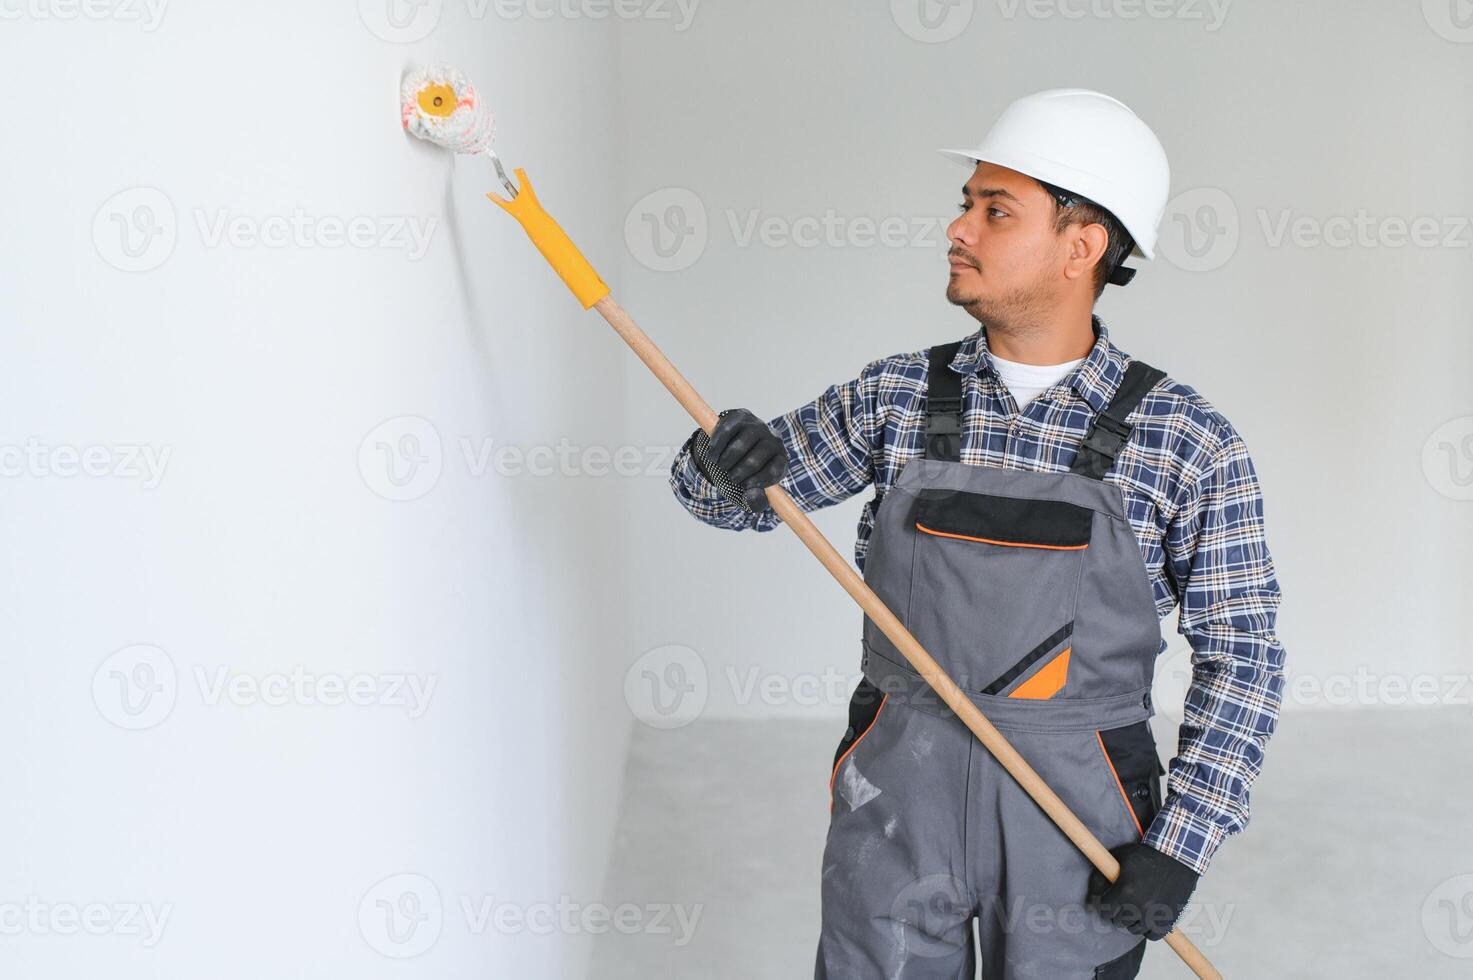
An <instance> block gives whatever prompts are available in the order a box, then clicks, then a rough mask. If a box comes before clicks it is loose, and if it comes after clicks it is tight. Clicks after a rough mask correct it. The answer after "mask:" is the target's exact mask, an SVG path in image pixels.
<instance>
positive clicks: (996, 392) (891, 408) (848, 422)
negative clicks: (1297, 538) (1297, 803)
mask: <svg viewBox="0 0 1473 980" xmlns="http://www.w3.org/2000/svg"><path fill="white" fill-rule="evenodd" d="M1094 325H1095V333H1096V337H1095V343H1094V346H1093V347H1092V348H1091V350H1090V352H1089V355H1088V356H1087V357H1086V358H1085V359H1084V361H1083V363H1081V364H1080V365H1079V366H1078V367H1076V368H1075V369H1074V370H1073V371H1071V372H1070V373H1069V374H1068V375H1067V376H1065V377H1064V378H1063V379H1061V380H1060V381H1059V382H1058V383H1057V384H1055V385H1054V386H1053V387H1051V388H1049V389H1047V390H1046V391H1044V392H1042V393H1041V394H1040V395H1038V397H1036V398H1034V399H1033V400H1032V401H1030V402H1029V403H1028V405H1027V407H1026V409H1025V410H1024V411H1023V412H1021V413H1020V412H1019V411H1018V406H1017V403H1016V402H1015V401H1014V399H1013V397H1012V394H1011V393H1010V392H1009V391H1008V389H1007V386H1006V385H1004V384H1003V383H1002V381H1001V380H1000V378H999V377H998V374H997V369H996V367H995V365H994V364H993V362H992V355H991V354H990V353H989V352H988V349H987V338H986V333H985V331H984V330H983V329H981V328H979V329H978V330H977V331H976V333H974V334H972V335H971V336H970V337H968V338H967V339H966V341H965V342H964V343H963V344H962V345H961V348H960V350H958V351H957V354H956V357H955V358H954V359H953V360H952V362H951V368H952V370H954V371H957V372H959V373H960V374H961V375H962V402H963V425H962V429H963V432H962V440H961V460H962V462H964V463H970V464H975V465H980V466H1000V467H1007V468H1011V469H1020V470H1033V471H1036V472H1042V473H1058V472H1065V471H1067V470H1068V469H1069V466H1070V464H1071V463H1072V462H1073V461H1074V456H1075V453H1076V451H1077V448H1078V446H1079V442H1080V440H1081V439H1082V438H1083V437H1084V433H1085V430H1086V429H1087V428H1088V426H1089V422H1090V420H1091V419H1092V418H1093V417H1094V415H1095V414H1096V413H1098V412H1099V411H1100V410H1101V409H1103V408H1104V407H1105V405H1106V404H1107V403H1108V402H1109V401H1110V397H1111V395H1113V394H1114V392H1115V389H1116V387H1117V386H1118V385H1119V383H1120V380H1121V378H1122V377H1123V375H1124V373H1125V368H1126V366H1127V365H1128V364H1129V362H1130V358H1129V356H1128V355H1127V354H1125V353H1124V352H1123V351H1121V350H1120V348H1118V347H1116V346H1115V345H1114V344H1112V343H1111V342H1110V339H1109V330H1108V328H1107V327H1106V326H1105V324H1104V322H1103V321H1101V320H1100V319H1099V317H1095V318H1094ZM927 357H928V352H927V349H922V350H918V351H914V352H912V353H909V354H897V355H895V356H892V357H885V358H881V359H880V360H876V361H871V362H870V363H869V364H867V365H865V367H864V369H863V370H862V371H860V374H859V377H858V378H855V379H854V380H852V381H847V382H845V383H844V384H838V385H831V386H830V387H829V388H827V389H826V390H825V391H824V392H823V394H821V395H819V396H818V398H816V399H814V400H813V401H811V402H809V403H808V404H806V405H803V406H801V407H799V408H796V409H794V410H792V411H791V412H788V413H786V414H784V415H780V416H778V417H777V418H775V419H773V420H771V422H770V423H769V424H770V425H771V427H772V429H773V431H775V432H776V433H777V434H778V435H779V436H781V437H782V440H783V442H784V443H785V444H786V446H787V449H788V463H789V466H788V472H787V474H786V475H785V476H784V477H783V479H782V481H781V486H782V487H783V489H784V490H786V491H787V492H788V493H789V494H790V495H791V496H792V497H793V499H794V500H795V501H796V502H797V503H798V505H799V507H801V508H802V509H803V510H804V511H811V510H814V509H816V508H819V507H826V506H828V505H830V504H835V503H838V502H839V501H841V500H844V499H846V498H848V497H850V496H853V495H854V494H856V493H858V492H859V491H861V490H863V489H864V488H865V487H866V486H868V485H869V484H871V483H873V484H874V485H875V495H874V499H872V500H870V501H868V502H867V503H866V504H865V505H864V510H863V513H862V515H861V517H860V520H859V538H858V540H857V541H856V542H855V546H854V560H855V562H856V564H857V565H858V566H859V568H860V570H861V571H863V569H864V559H865V553H866V551H867V550H868V545H869V538H870V533H871V531H872V530H873V528H874V516H875V511H876V509H877V508H878V507H879V504H880V501H881V499H883V497H884V495H885V492H886V491H887V490H888V489H889V488H890V486H891V485H892V484H893V483H894V482H895V480H896V478H897V477H898V476H899V474H900V471H901V468H902V467H904V465H905V464H906V462H907V461H908V460H911V459H914V458H915V457H917V456H920V455H921V454H922V445H921V443H922V435H923V432H924V428H925V414H924V407H925V397H926V375H927V372H928V368H927ZM1131 422H1132V424H1133V426H1134V431H1133V432H1132V434H1131V438H1130V441H1129V443H1128V444H1127V445H1126V446H1125V448H1124V449H1123V450H1122V452H1121V453H1120V455H1119V457H1118V458H1117V460H1116V462H1115V465H1114V466H1113V467H1112V468H1111V469H1110V471H1109V472H1108V473H1107V474H1105V479H1106V480H1107V481H1108V482H1110V483H1113V484H1116V485H1117V486H1119V487H1120V489H1121V490H1122V491H1123V495H1124V498H1125V508H1126V514H1127V516H1128V517H1129V519H1130V523H1131V526H1132V527H1133V528H1134V529H1135V534H1136V537H1137V539H1138V540H1139V541H1140V545H1141V551H1142V557H1143V558H1144V559H1145V563H1146V569H1147V571H1148V572H1149V574H1150V580H1151V586H1152V590H1153V592H1154V597H1155V600H1156V611H1157V614H1158V615H1159V616H1160V617H1162V618H1164V617H1165V616H1167V615H1169V614H1170V612H1171V609H1172V607H1173V606H1176V605H1178V604H1180V607H1181V612H1180V615H1179V617H1178V624H1177V630H1178V632H1180V633H1182V634H1183V635H1185V636H1186V637H1187V640H1188V642H1189V643H1190V644H1191V646H1192V650H1193V656H1192V684H1191V687H1190V690H1189V691H1188V693H1187V698H1186V706H1185V715H1184V718H1183V721H1182V725H1181V731H1180V738H1179V742H1178V754H1177V756H1176V757H1175V758H1174V759H1172V760H1171V767H1170V775H1169V777H1168V787H1167V792H1166V797H1165V800H1164V803H1163V806H1162V808H1161V811H1160V813H1159V814H1158V815H1157V816H1156V819H1155V821H1154V822H1153V823H1152V824H1151V826H1150V827H1149V828H1147V831H1146V835H1145V838H1144V842H1145V843H1146V844H1148V845H1150V846H1151V847H1153V848H1155V849H1157V850H1159V851H1162V852H1163V853H1165V854H1169V855H1171V856H1172V857H1174V858H1176V859H1177V860H1179V861H1181V862H1182V863H1184V864H1187V865H1189V866H1191V867H1192V868H1194V869H1195V870H1197V871H1198V872H1199V873H1200V872H1203V871H1206V869H1207V865H1208V863H1209V862H1210V861H1211V859H1212V855H1213V854H1214V853H1215V852H1216V850H1217V848H1218V846H1219V845H1221V843H1222V842H1223V840H1224V839H1225V838H1226V837H1227V836H1228V835H1229V834H1233V833H1236V832H1238V831H1239V830H1242V829H1243V827H1245V826H1246V825H1247V823H1248V788H1249V785H1250V784H1251V783H1252V782H1253V780H1254V778H1255V777H1256V776H1257V775H1258V772H1259V768H1260V766H1261V764H1262V761H1263V750H1264V746H1265V744H1266V743H1267V741H1268V739H1269V737H1270V736H1271V735H1272V734H1273V731H1274V728H1275V726H1276V724H1277V720H1278V711H1279V703H1280V700H1281V694H1282V690H1283V683H1284V678H1283V667H1284V649H1283V646H1282V645H1281V644H1280V643H1279V640H1278V638H1277V636H1276V635H1275V633H1274V621H1275V618H1276V615H1277V611H1278V606H1279V585H1278V582H1277V580H1276V579H1275V577H1274V565H1273V559H1272V558H1271V557H1270V556H1269V552H1268V545H1267V543H1266V542H1265V539H1264V523H1263V497H1262V494H1261V493H1260V491H1259V485H1258V477H1257V474H1256V473H1255V471H1254V468H1253V463H1252V461H1251V460H1250V459H1249V457H1248V449H1247V447H1246V446H1245V445H1244V443H1243V440H1242V438H1241V437H1240V436H1239V435H1238V433H1237V432H1236V431H1235V430H1234V429H1233V427H1232V425H1231V424H1229V422H1228V421H1227V419H1225V418H1224V417H1223V416H1222V415H1221V414H1220V413H1219V412H1218V411H1217V410H1216V409H1214V408H1213V407H1212V406H1211V405H1210V404H1209V403H1208V402H1207V400H1206V399H1204V398H1203V397H1202V396H1201V395H1199V394H1198V393H1197V392H1196V391H1195V390H1193V389H1192V388H1190V387H1188V386H1187V385H1184V384H1181V383H1180V382H1177V381H1175V380H1174V379H1172V378H1170V377H1167V378H1163V379H1162V380H1160V381H1159V382H1157V384H1156V386H1155V387H1154V388H1153V389H1152V390H1151V391H1150V392H1149V393H1148V394H1147V395H1146V397H1145V399H1144V400H1143V401H1142V402H1141V404H1140V405H1139V406H1138V407H1137V408H1136V410H1135V411H1134V412H1133V413H1132V415H1131ZM694 438H695V433H692V434H691V438H690V439H688V440H687V441H686V443H685V445H684V446H682V447H681V449H680V451H679V453H678V454H677V455H676V458H675V461H674V464H673V465H672V467H671V473H670V485H671V488H672V489H673V490H674V491H675V495H676V497H677V498H678V499H679V500H680V502H681V504H683V505H684V506H685V508H686V509H687V510H689V511H690V512H691V513H692V514H694V515H695V516H696V517H697V518H699V519H700V520H702V521H704V522H705V523H707V524H711V525H713V526H715V527H722V528H729V529H732V530H742V529H749V528H755V529H756V530H758V531H770V530H772V529H773V528H775V527H777V525H778V524H779V523H781V521H780V520H779V518H778V517H777V516H776V515H775V514H774V513H773V512H772V511H766V512H765V513H763V514H761V515H759V514H757V513H754V512H750V511H747V510H744V509H743V508H742V507H741V506H739V505H737V504H734V503H732V502H731V501H729V500H728V499H727V498H726V497H725V496H723V495H722V494H721V492H720V490H719V489H717V487H716V486H715V485H714V484H713V483H712V482H711V481H710V480H708V479H706V477H705V475H704V474H702V473H701V471H700V468H699V467H698V466H697V465H696V461H695V459H694V457H693V455H692V452H691V450H692V444H693V441H694ZM1166 647H1167V644H1166V641H1165V640H1164V639H1163V640H1162V641H1161V651H1165V649H1166Z"/></svg>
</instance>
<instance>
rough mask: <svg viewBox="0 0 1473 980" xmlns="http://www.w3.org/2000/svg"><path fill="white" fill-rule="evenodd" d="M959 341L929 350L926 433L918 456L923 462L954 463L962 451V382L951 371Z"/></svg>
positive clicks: (959, 345) (959, 457) (959, 344)
mask: <svg viewBox="0 0 1473 980" xmlns="http://www.w3.org/2000/svg"><path fill="white" fill-rule="evenodd" d="M961 345H962V342H961V341H960V340H957V341H953V342H951V343H949V344H941V345H938V346H935V347H932V348H931V356H930V366H929V368H928V373H927V375H926V433H925V438H924V439H923V440H922V442H921V453H922V455H923V456H925V457H926V458H927V459H943V460H948V461H950V462H957V461H959V460H960V459H961V452H962V382H961V378H960V377H959V376H958V375H957V373H956V372H955V371H953V370H952V369H951V359H952V358H954V357H955V356H956V352H957V351H958V350H959V349H960V348H961Z"/></svg>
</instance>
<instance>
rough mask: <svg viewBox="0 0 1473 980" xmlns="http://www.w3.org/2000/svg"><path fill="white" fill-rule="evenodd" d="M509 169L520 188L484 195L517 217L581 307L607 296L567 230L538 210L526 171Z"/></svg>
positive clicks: (535, 193) (585, 307) (607, 291)
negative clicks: (510, 193) (508, 194)
mask: <svg viewBox="0 0 1473 980" xmlns="http://www.w3.org/2000/svg"><path fill="white" fill-rule="evenodd" d="M512 172H513V173H515V174H516V175H517V187H519V188H520V190H518V191H517V194H516V196H515V197H513V198H512V199H511V200H510V201H508V200H507V199H506V198H504V197H500V196H498V195H496V194H487V195H486V196H487V197H489V198H490V199H491V200H492V201H493V202H495V203H496V206H497V207H499V208H501V210H503V211H505V212H506V213H507V214H509V215H511V216H512V217H513V218H516V219H517V222H518V223H519V224H520V225H521V226H522V230H523V231H525V232H526V233H527V237H528V238H530V239H532V244H533V245H536V246H537V251H539V252H541V253H542V257H543V258H544V259H546V260H547V263H548V265H551V266H552V268H553V271H555V272H556V273H557V274H558V276H559V277H561V278H562V280H563V282H565V283H566V284H567V286H568V288H569V289H571V290H572V291H573V295H574V296H576V297H578V302H580V303H582V304H583V308H584V309H585V310H586V309H588V308H589V307H591V306H592V305H593V304H594V303H597V302H598V301H599V300H601V299H603V298H604V297H605V296H607V295H609V287H608V286H607V285H605V284H604V281H603V280H602V279H600V278H599V277H598V273H597V272H596V271H595V270H594V268H593V266H592V265H590V264H589V262H588V260H587V259H585V258H584V257H583V253H582V252H580V251H578V246H577V245H574V244H573V240H572V239H571V238H569V237H568V233H567V232H565V231H563V230H562V229H561V228H559V227H558V223H557V222H556V221H553V220H552V215H550V214H548V213H547V212H546V211H544V210H543V209H542V202H541V201H539V200H537V192H536V191H534V190H533V189H532V182H531V181H530V180H528V179H527V171H525V170H523V169H522V168H521V167H518V168H517V169H516V170H514V171H512Z"/></svg>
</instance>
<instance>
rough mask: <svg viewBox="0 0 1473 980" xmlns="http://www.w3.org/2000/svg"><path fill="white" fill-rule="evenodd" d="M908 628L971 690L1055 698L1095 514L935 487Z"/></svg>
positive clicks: (924, 493) (923, 517)
mask: <svg viewBox="0 0 1473 980" xmlns="http://www.w3.org/2000/svg"><path fill="white" fill-rule="evenodd" d="M909 523H910V525H911V527H912V529H913V531H914V534H915V535H916V540H915V560H914V566H913V574H912V575H911V594H910V603H909V607H908V612H907V624H906V625H907V626H908V627H909V628H910V630H911V631H912V632H913V633H914V634H915V635H916V638H917V639H919V640H920V641H921V643H922V644H923V645H924V646H925V647H926V649H927V650H929V651H930V652H931V654H932V655H933V656H936V657H937V659H938V660H939V661H940V662H941V663H942V664H943V666H945V667H947V669H948V670H949V671H951V672H952V676H953V678H954V679H955V680H956V681H957V683H958V684H960V685H961V686H962V687H963V688H964V689H967V690H971V691H978V692H983V693H987V694H999V695H1004V696H1010V697H1025V698H1050V697H1055V696H1058V695H1060V694H1061V693H1062V692H1063V689H1064V688H1065V686H1066V684H1067V681H1068V665H1069V657H1070V654H1071V647H1070V638H1071V636H1072V633H1073V627H1074V615H1075V610H1076V608H1077V605H1078V601H1079V582H1080V577H1081V574H1082V570H1083V568H1084V562H1085V560H1086V556H1087V554H1088V552H1089V543H1090V535H1091V531H1092V529H1093V526H1094V512H1093V511H1091V510H1090V509H1089V508H1087V507H1080V506H1079V505H1077V504H1072V503H1069V502H1068V501H1063V500H1051V499H1033V498H1024V497H1004V496H999V495H996V494H986V493H976V492H973V491H965V490H949V489H937V488H927V489H924V490H921V491H920V492H919V493H918V494H917V497H916V501H915V503H914V504H913V505H912V510H911V514H910V518H909Z"/></svg>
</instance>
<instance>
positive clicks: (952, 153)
mask: <svg viewBox="0 0 1473 980" xmlns="http://www.w3.org/2000/svg"><path fill="white" fill-rule="evenodd" d="M936 152H937V153H940V154H941V155H942V156H943V157H945V158H946V159H948V160H950V161H951V162H953V163H959V164H961V165H962V166H964V167H975V166H976V165H977V164H979V163H982V162H983V161H984V160H986V162H988V163H994V164H997V165H998V166H999V167H1007V168H1008V169H1009V170H1016V171H1017V172H1018V173H1020V174H1025V175H1027V176H1029V177H1032V178H1033V179H1034V180H1045V181H1048V183H1051V184H1056V185H1057V186H1060V187H1063V188H1064V189H1065V190H1073V191H1074V192H1075V193H1076V194H1083V193H1084V192H1082V191H1078V190H1075V188H1072V187H1068V186H1065V185H1063V184H1057V181H1055V180H1050V179H1049V177H1045V176H1040V175H1039V174H1038V173H1037V172H1035V171H1037V170H1039V169H1041V168H1035V167H1033V166H1030V165H1028V164H1026V163H1023V162H1022V161H1018V160H992V159H987V158H985V157H981V156H978V155H977V151H976V150H937V151H936ZM1085 196H1086V197H1088V195H1087V194H1086V195H1085ZM1117 217H1118V216H1117ZM1121 224H1124V222H1123V221H1122V222H1121ZM1127 230H1129V229H1127ZM1131 238H1132V241H1133V242H1134V247H1133V248H1132V249H1131V250H1130V256H1131V257H1132V258H1137V259H1144V260H1146V261H1147V262H1149V261H1151V260H1153V259H1154V258H1155V250H1154V249H1152V250H1151V251H1150V252H1145V251H1143V250H1142V249H1141V244H1140V240H1139V238H1137V237H1136V236H1135V235H1132V236H1131Z"/></svg>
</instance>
